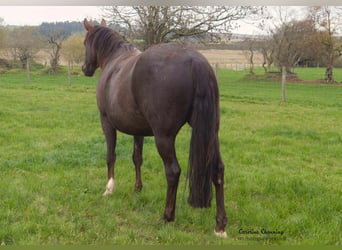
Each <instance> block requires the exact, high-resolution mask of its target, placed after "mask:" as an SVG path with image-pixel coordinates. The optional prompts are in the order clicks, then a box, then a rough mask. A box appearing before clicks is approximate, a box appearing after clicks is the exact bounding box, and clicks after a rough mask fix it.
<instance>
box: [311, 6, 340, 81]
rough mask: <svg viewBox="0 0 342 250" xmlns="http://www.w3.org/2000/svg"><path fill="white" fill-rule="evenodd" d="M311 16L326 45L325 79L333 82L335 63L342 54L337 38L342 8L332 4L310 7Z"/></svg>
mask: <svg viewBox="0 0 342 250" xmlns="http://www.w3.org/2000/svg"><path fill="white" fill-rule="evenodd" d="M309 17H310V18H311V19H312V20H313V21H314V22H315V24H316V27H317V30H318V32H319V34H320V36H319V39H320V43H321V45H322V46H323V47H324V54H323V56H324V58H325V60H326V71H325V79H326V81H327V82H328V83H332V82H334V78H333V68H334V63H335V61H336V59H338V58H339V57H340V56H342V46H341V44H339V43H338V42H337V40H336V34H337V33H338V32H339V31H341V28H342V24H341V22H342V9H341V8H338V7H331V6H320V7H310V9H309Z"/></svg>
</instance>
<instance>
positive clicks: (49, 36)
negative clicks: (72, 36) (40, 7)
mask: <svg viewBox="0 0 342 250" xmlns="http://www.w3.org/2000/svg"><path fill="white" fill-rule="evenodd" d="M52 27H54V28H51V29H50V30H46V27H45V26H40V27H39V33H40V34H41V35H42V37H43V40H44V41H46V42H47V44H48V46H49V48H50V51H49V54H50V69H49V73H52V74H56V73H58V71H59V60H60V55H61V54H60V53H61V49H62V45H63V42H64V40H65V39H66V38H67V33H66V31H65V30H64V29H62V28H58V27H57V26H52Z"/></svg>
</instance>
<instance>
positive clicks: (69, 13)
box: [0, 6, 305, 34]
mask: <svg viewBox="0 0 342 250" xmlns="http://www.w3.org/2000/svg"><path fill="white" fill-rule="evenodd" d="M268 8H269V9H272V8H275V7H268ZM287 8H290V9H291V11H289V13H291V14H292V15H297V16H298V15H300V14H301V13H303V9H305V7H300V6H295V7H290V6H288V7H287ZM102 14H103V11H102V8H101V7H96V6H0V17H1V18H3V19H4V24H5V25H40V24H41V23H42V22H57V21H83V20H84V18H85V17H87V18H88V19H96V20H99V21H100V20H101V18H102ZM272 22H274V20H273V21H272ZM253 23H254V24H255V22H250V24H248V23H245V22H240V23H239V24H240V28H239V29H237V30H232V32H234V33H240V34H258V33H259V34H260V32H261V31H260V30H258V29H257V28H255V26H253V25H252V24H253Z"/></svg>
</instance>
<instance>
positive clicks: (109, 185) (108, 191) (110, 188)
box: [103, 178, 115, 196]
mask: <svg viewBox="0 0 342 250" xmlns="http://www.w3.org/2000/svg"><path fill="white" fill-rule="evenodd" d="M114 187H115V183H114V179H113V178H110V179H109V181H108V183H107V185H106V191H105V192H104V193H103V196H107V195H111V194H112V193H113V192H114Z"/></svg>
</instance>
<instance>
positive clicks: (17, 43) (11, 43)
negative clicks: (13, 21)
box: [7, 26, 40, 82]
mask: <svg viewBox="0 0 342 250" xmlns="http://www.w3.org/2000/svg"><path fill="white" fill-rule="evenodd" d="M35 32H36V29H35V28H34V27H29V26H25V27H19V28H15V29H13V30H11V31H9V33H8V37H7V39H8V41H7V44H8V47H9V48H10V49H11V51H12V54H13V58H14V59H17V58H18V59H19V61H20V64H21V67H22V68H23V69H25V68H26V70H27V82H29V81H30V63H31V61H32V60H33V58H34V55H35V54H36V53H37V52H38V51H39V46H40V42H39V39H38V38H37V36H36V34H35Z"/></svg>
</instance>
